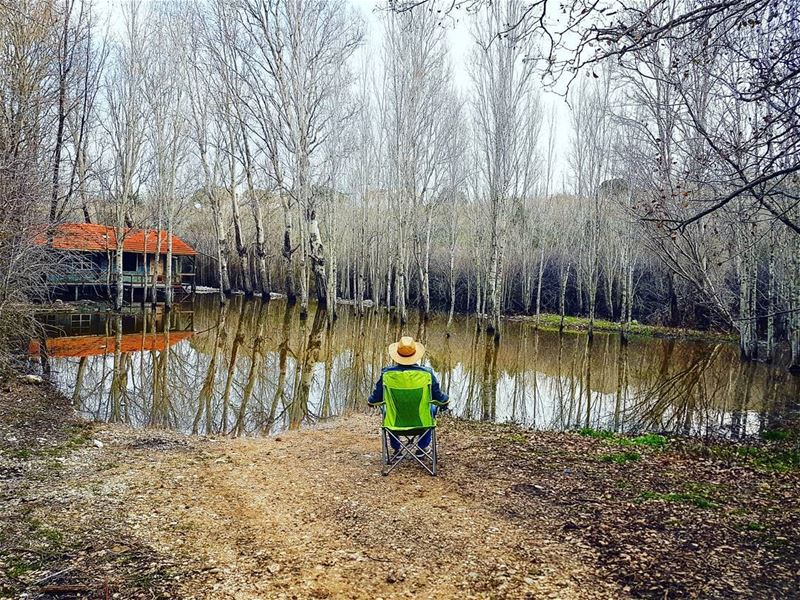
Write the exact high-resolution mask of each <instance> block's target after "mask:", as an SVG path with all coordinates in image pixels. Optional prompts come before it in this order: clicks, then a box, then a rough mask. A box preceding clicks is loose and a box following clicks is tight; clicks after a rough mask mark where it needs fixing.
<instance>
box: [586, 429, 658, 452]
mask: <svg viewBox="0 0 800 600" xmlns="http://www.w3.org/2000/svg"><path fill="white" fill-rule="evenodd" d="M577 433H578V435H582V436H585V437H591V438H595V439H599V440H605V441H607V442H610V443H612V444H617V445H619V446H649V447H651V448H663V447H664V446H666V445H667V442H668V441H669V440H668V439H667V438H666V437H664V436H663V435H658V434H656V433H646V434H644V435H638V436H636V437H626V436H623V435H618V434H616V433H613V432H611V431H603V430H600V429H593V428H591V427H584V428H583V429H579V430H578V431H577Z"/></svg>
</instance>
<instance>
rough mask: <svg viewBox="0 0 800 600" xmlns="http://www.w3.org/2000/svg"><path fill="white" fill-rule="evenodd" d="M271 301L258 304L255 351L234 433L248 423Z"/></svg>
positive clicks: (243, 431) (237, 432) (241, 433)
mask: <svg viewBox="0 0 800 600" xmlns="http://www.w3.org/2000/svg"><path fill="white" fill-rule="evenodd" d="M268 306H269V303H267V302H260V303H259V306H258V318H257V324H256V334H255V339H254V340H253V353H252V355H251V356H250V371H249V373H248V375H247V382H246V383H245V385H244V390H243V391H242V401H241V404H240V405H239V410H238V412H237V414H236V423H235V425H234V428H233V433H234V435H237V436H239V435H243V434H244V433H245V425H246V423H247V405H248V403H249V402H250V397H251V396H252V395H253V388H254V387H255V385H256V379H257V376H258V372H259V370H260V368H261V361H262V360H263V358H264V354H263V351H262V346H263V344H264V327H265V326H266V323H267V312H268Z"/></svg>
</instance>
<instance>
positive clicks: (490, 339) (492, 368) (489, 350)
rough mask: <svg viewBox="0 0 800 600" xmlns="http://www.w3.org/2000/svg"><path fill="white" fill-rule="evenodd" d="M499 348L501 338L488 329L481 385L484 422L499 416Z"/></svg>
mask: <svg viewBox="0 0 800 600" xmlns="http://www.w3.org/2000/svg"><path fill="white" fill-rule="evenodd" d="M499 348H500V336H499V335H494V333H493V332H490V331H489V330H488V328H487V332H486V351H485V353H484V362H483V381H482V384H481V396H482V397H483V411H482V412H481V419H482V420H483V421H494V419H495V416H496V414H497V351H498V350H499Z"/></svg>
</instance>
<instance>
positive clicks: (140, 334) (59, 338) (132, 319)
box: [28, 311, 194, 357]
mask: <svg viewBox="0 0 800 600" xmlns="http://www.w3.org/2000/svg"><path fill="white" fill-rule="evenodd" d="M164 319H168V320H169V322H168V323H166V325H167V329H168V331H166V332H165V331H164V326H165V321H164ZM37 320H39V322H40V323H41V324H42V326H43V327H44V330H45V332H46V334H47V339H46V341H45V344H46V348H47V354H48V356H50V357H82V356H101V355H103V354H111V353H113V352H114V351H115V350H116V346H117V344H119V350H120V352H123V353H125V352H148V351H152V350H157V351H161V350H166V349H167V348H169V347H171V346H173V345H174V344H177V343H178V342H180V341H183V340H186V339H189V338H190V337H192V336H193V335H194V331H193V325H194V314H193V313H192V312H187V311H172V312H169V313H167V314H165V313H154V314H150V315H146V314H145V313H137V314H131V315H119V316H116V317H110V318H109V315H108V314H107V313H100V312H95V313H51V314H45V315H39V316H37ZM115 330H120V333H121V335H115ZM40 351H41V344H40V342H39V341H37V340H32V341H31V342H30V344H29V345H28V353H29V354H30V355H31V356H38V355H39V354H40Z"/></svg>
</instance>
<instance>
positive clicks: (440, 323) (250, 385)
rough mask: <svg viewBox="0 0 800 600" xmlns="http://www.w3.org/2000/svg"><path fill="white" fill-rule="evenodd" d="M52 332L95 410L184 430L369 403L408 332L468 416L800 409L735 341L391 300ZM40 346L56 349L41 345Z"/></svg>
mask: <svg viewBox="0 0 800 600" xmlns="http://www.w3.org/2000/svg"><path fill="white" fill-rule="evenodd" d="M41 320H42V322H43V323H44V324H45V329H46V331H47V339H46V340H45V341H44V342H43V343H44V344H45V345H46V347H47V353H45V352H42V348H41V344H42V342H32V343H31V345H30V348H29V353H30V357H31V361H33V362H35V363H36V364H37V365H39V366H40V368H41V369H43V370H44V371H48V372H49V376H50V378H51V379H52V380H53V381H54V382H55V384H56V385H57V386H58V388H59V389H60V390H61V391H62V392H64V393H65V394H66V395H67V396H69V397H70V398H72V400H73V402H74V404H75V407H76V409H77V410H78V411H79V412H81V413H82V414H84V415H85V416H87V417H89V418H92V419H96V420H101V421H117V422H124V423H129V424H131V425H133V426H136V427H149V426H151V427H167V428H173V429H177V430H180V431H184V432H193V433H201V434H204V433H218V434H228V435H264V434H269V433H275V432H278V431H281V430H284V429H293V428H297V427H301V426H306V425H311V424H314V423H318V422H320V421H322V420H325V419H329V418H332V417H335V416H337V415H342V414H346V413H348V412H352V411H361V410H365V404H366V398H367V396H368V395H369V393H370V390H371V388H372V385H373V382H374V381H375V380H376V378H377V377H378V374H379V372H380V369H381V367H382V366H384V365H385V364H386V363H387V361H388V356H387V354H386V346H387V345H388V343H390V342H392V341H395V340H396V339H397V337H398V336H399V335H400V334H401V333H404V334H409V335H413V336H415V337H416V338H417V339H419V340H422V341H423V342H424V343H425V344H426V346H427V348H428V354H427V356H426V362H427V363H428V364H430V366H431V367H433V369H434V371H435V372H436V373H437V375H438V377H439V380H440V382H441V384H442V388H443V389H444V390H445V391H446V392H447V393H448V394H449V395H450V397H451V405H452V408H453V412H454V413H455V414H456V415H458V416H460V417H463V418H467V419H486V420H494V421H513V422H517V423H520V424H523V425H526V426H529V427H533V428H537V429H555V430H565V429H576V428H581V427H593V428H596V429H608V430H614V431H625V432H640V431H655V432H674V433H681V434H688V435H715V436H716V435H723V436H729V437H737V438H738V437H743V436H748V435H756V434H758V433H759V432H760V431H763V430H764V429H772V428H775V427H778V426H780V425H781V424H782V421H783V420H784V419H787V418H792V417H793V416H795V415H796V414H797V409H798V404H797V403H798V399H800V377H793V376H791V375H788V374H787V373H786V372H785V370H784V369H782V368H781V367H780V366H774V367H773V366H770V365H765V364H761V363H743V362H741V361H740V360H739V358H738V349H737V347H736V345H734V344H730V343H727V342H707V341H685V340H662V339H646V338H637V339H633V340H632V341H631V342H630V344H628V345H627V346H620V344H619V341H618V337H617V336H615V335H607V334H595V337H594V340H593V341H592V343H589V341H588V338H587V336H586V335H585V334H581V333H564V334H563V335H559V334H558V333H557V332H551V331H537V330H536V329H535V328H534V327H533V326H532V325H531V324H524V323H519V322H509V323H506V324H505V325H504V328H503V331H502V337H501V339H500V341H499V342H495V340H494V338H493V337H492V336H487V335H486V334H485V333H484V332H483V331H482V330H481V329H480V328H478V327H477V326H476V320H475V318H474V317H471V318H470V317H457V318H456V319H455V321H454V323H453V325H452V326H451V333H450V335H449V336H448V335H447V334H446V320H447V317H446V316H442V315H434V316H433V317H432V318H430V319H429V320H428V321H427V323H425V322H420V321H412V323H410V324H409V325H407V326H406V327H404V328H403V330H402V331H401V330H400V328H399V326H398V324H397V323H396V322H393V321H392V320H391V319H390V318H389V317H388V315H387V313H386V311H385V310H382V309H376V310H368V311H367V312H366V314H365V315H364V316H363V317H358V316H357V315H356V314H355V313H354V312H353V311H352V309H351V308H350V307H347V306H343V307H340V308H339V318H338V319H337V320H336V321H335V322H334V323H333V324H332V325H329V324H328V321H327V319H326V318H324V316H323V315H322V314H321V313H320V314H319V315H317V314H312V315H311V316H310V317H309V318H308V319H305V320H302V319H300V315H299V310H298V309H297V308H291V307H288V306H287V304H286V303H285V302H283V301H272V302H270V303H266V304H264V303H262V302H260V300H257V299H256V300H246V299H244V298H242V297H234V298H232V300H231V301H230V302H229V303H228V305H227V306H225V307H224V308H220V306H219V304H218V302H217V298H216V296H198V297H197V298H196V299H195V301H194V302H193V303H192V304H188V305H182V306H179V307H176V308H175V309H173V310H172V311H171V312H170V313H164V312H163V311H160V310H159V311H145V312H139V313H132V314H124V315H121V316H120V315H108V314H106V313H102V312H95V313H55V314H50V315H43V316H42V317H41ZM45 354H46V355H47V358H45Z"/></svg>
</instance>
